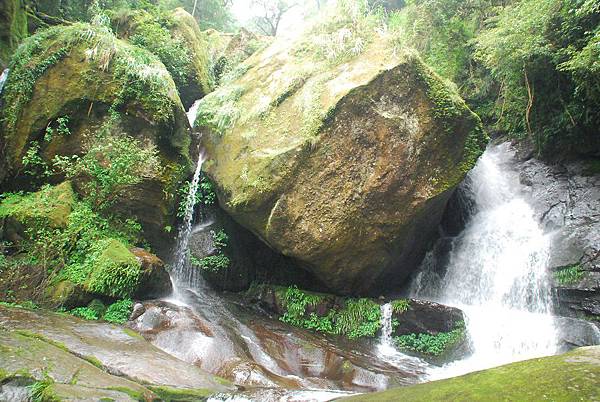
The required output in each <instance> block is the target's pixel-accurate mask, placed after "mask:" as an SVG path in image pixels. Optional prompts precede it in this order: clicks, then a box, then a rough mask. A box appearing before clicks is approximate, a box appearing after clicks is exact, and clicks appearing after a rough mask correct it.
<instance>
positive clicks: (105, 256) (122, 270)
mask: <svg viewBox="0 0 600 402" xmlns="http://www.w3.org/2000/svg"><path fill="white" fill-rule="evenodd" d="M101 243H102V245H101V247H99V250H101V251H100V252H97V253H95V255H93V256H92V257H91V261H89V262H88V264H91V265H92V272H91V273H90V276H89V279H88V281H87V287H88V289H89V290H90V291H92V292H95V293H100V294H105V295H109V296H114V297H128V296H131V294H132V293H133V291H134V290H135V288H136V286H137V283H138V280H139V277H140V275H141V265H140V263H139V261H138V260H137V259H136V257H135V256H134V255H133V254H132V253H131V252H130V251H129V250H128V249H127V247H126V246H125V245H124V244H123V243H121V242H120V241H118V240H115V239H105V240H103V241H102V242H101Z"/></svg>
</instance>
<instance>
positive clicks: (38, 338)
mask: <svg viewBox="0 0 600 402" xmlns="http://www.w3.org/2000/svg"><path fill="white" fill-rule="evenodd" d="M0 324H1V327H2V331H1V332H0V343H1V344H2V346H3V347H2V348H0V354H3V357H2V358H0V368H2V369H3V370H4V371H3V372H9V373H15V372H17V371H19V370H20V369H25V370H27V371H28V372H29V373H31V376H32V377H34V378H35V379H37V380H41V379H43V377H42V376H43V372H44V368H46V369H47V370H49V373H50V375H51V377H52V379H53V380H54V382H55V383H59V384H71V383H72V382H73V379H74V378H75V379H76V380H77V381H75V382H76V384H77V385H78V386H84V387H89V388H98V389H99V390H102V389H110V388H113V387H114V388H115V389H121V388H123V389H127V390H133V391H134V392H135V393H140V394H144V393H148V394H149V395H156V394H159V395H160V394H163V393H167V394H168V393H174V391H175V389H178V390H179V391H180V393H181V394H183V395H185V394H186V393H189V395H195V396H196V397H198V396H199V395H200V394H201V395H203V396H207V395H208V394H210V393H213V392H219V391H226V390H232V387H231V386H230V385H227V382H224V380H222V379H218V378H216V377H214V376H211V375H210V374H207V373H206V372H204V371H202V370H200V369H199V368H197V367H195V366H192V365H189V364H187V363H184V362H182V361H181V360H179V359H177V358H175V357H172V356H170V355H168V354H166V353H165V352H163V351H161V350H159V349H157V348H156V347H154V346H152V345H150V344H149V343H147V342H146V341H144V340H143V339H142V338H141V337H139V336H133V335H130V333H128V332H126V331H125V330H124V329H123V328H120V327H117V326H114V325H110V324H101V323H94V322H89V321H85V320H79V319H76V318H74V317H69V316H65V315H59V314H55V313H50V312H44V311H41V310H36V311H30V310H23V309H14V308H7V307H2V306H0ZM44 357H45V358H44ZM47 370H46V371H47ZM81 370H83V371H81ZM38 377H39V378H38ZM140 384H144V385H140ZM150 389H152V390H150ZM76 391H77V390H76V389H71V390H69V391H68V392H76ZM105 394H106V393H105ZM107 397H110V396H109V395H107ZM144 399H153V398H144Z"/></svg>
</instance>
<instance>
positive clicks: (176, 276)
mask: <svg viewBox="0 0 600 402" xmlns="http://www.w3.org/2000/svg"><path fill="white" fill-rule="evenodd" d="M199 105H200V100H197V101H196V102H194V104H193V105H192V107H191V108H190V110H189V111H188V112H187V116H188V119H189V121H190V125H191V126H192V127H193V126H194V121H195V120H196V113H197V111H198V106H199ZM204 160H205V155H204V150H203V149H201V150H200V152H199V154H198V164H197V165H196V170H195V171H194V177H193V179H192V182H191V183H190V187H189V189H188V194H187V196H186V202H185V215H184V217H183V222H182V224H181V225H180V227H179V230H178V235H177V244H176V247H175V254H174V257H175V258H174V263H173V268H172V270H171V279H172V280H173V282H174V293H175V294H174V298H175V299H178V295H177V293H178V292H179V287H181V286H185V285H191V284H193V283H195V281H197V280H198V279H199V276H200V275H199V273H198V272H197V271H198V270H197V269H194V268H193V267H191V266H190V264H189V263H188V245H189V241H190V235H191V234H192V230H193V227H192V224H193V222H194V207H195V205H196V201H197V200H196V196H197V193H198V186H199V185H200V176H201V173H202V164H203V163H204Z"/></svg>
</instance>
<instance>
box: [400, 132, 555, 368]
mask: <svg viewBox="0 0 600 402" xmlns="http://www.w3.org/2000/svg"><path fill="white" fill-rule="evenodd" d="M513 157H514V154H513V152H512V151H511V149H510V148H509V145H508V144H503V145H500V146H495V147H491V148H490V149H488V150H487V151H486V152H485V153H484V155H483V156H482V157H481V158H480V160H479V161H478V163H477V165H476V166H475V168H474V169H473V171H472V172H471V173H469V176H468V179H467V181H466V182H465V184H466V185H465V187H464V190H465V191H466V192H467V196H468V197H469V198H470V199H472V200H473V201H474V207H473V210H472V211H471V219H470V221H469V222H468V223H467V226H466V227H465V229H464V230H463V232H462V233H461V234H460V235H459V236H458V237H456V238H455V239H454V240H453V241H452V249H451V251H450V255H449V260H448V262H447V264H446V266H439V264H436V260H435V258H431V255H430V256H429V258H426V260H425V263H424V267H423V270H422V271H421V272H420V273H419V275H418V276H417V277H416V279H415V281H414V283H413V285H412V291H411V296H412V297H415V298H426V299H431V300H434V301H438V302H441V303H444V304H448V305H451V306H455V307H458V308H461V309H462V310H463V311H464V312H465V315H466V323H465V324H466V328H467V331H468V334H469V338H470V343H471V349H472V351H473V353H472V355H470V356H469V357H468V358H466V359H464V360H460V361H457V362H454V363H452V364H449V365H447V366H444V367H442V368H439V369H434V370H432V371H431V372H430V379H440V378H447V377H452V376H456V375H460V374H464V373H467V372H471V371H475V370H481V369H485V368H490V367H494V366H499V365H502V364H506V363H510V362H514V361H519V360H525V359H529V358H534V357H541V356H548V355H552V354H555V353H556V352H557V331H556V329H555V325H554V318H553V316H552V298H551V293H550V285H549V283H548V277H547V262H548V258H549V249H550V244H551V236H552V234H551V233H544V231H543V230H542V228H541V227H540V225H539V224H538V222H537V220H536V218H535V215H534V211H533V209H532V208H531V206H530V205H529V204H528V203H527V201H526V200H525V198H524V195H523V187H522V185H521V184H520V182H519V177H518V173H517V172H516V171H514V170H513V169H512V164H511V160H512V158H513Z"/></svg>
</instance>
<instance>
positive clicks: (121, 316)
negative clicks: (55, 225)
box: [102, 299, 133, 324]
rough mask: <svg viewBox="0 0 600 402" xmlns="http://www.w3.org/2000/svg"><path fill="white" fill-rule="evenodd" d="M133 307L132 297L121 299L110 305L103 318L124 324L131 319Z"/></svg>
mask: <svg viewBox="0 0 600 402" xmlns="http://www.w3.org/2000/svg"><path fill="white" fill-rule="evenodd" d="M132 309H133V301H131V299H123V300H119V301H117V302H115V303H113V304H111V305H110V306H109V307H108V309H107V310H106V313H105V314H104V316H103V317H102V318H103V319H104V320H105V321H108V322H112V323H115V324H123V323H124V322H126V321H127V320H128V319H129V316H130V315H131V310H132Z"/></svg>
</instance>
